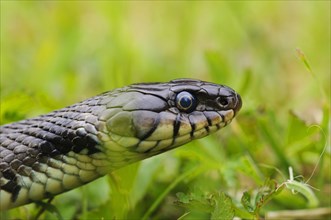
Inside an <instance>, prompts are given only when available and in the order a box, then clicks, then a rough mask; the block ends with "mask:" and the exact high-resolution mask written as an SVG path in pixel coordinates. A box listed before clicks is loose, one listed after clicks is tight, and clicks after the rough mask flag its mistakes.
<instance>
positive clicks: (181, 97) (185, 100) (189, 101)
mask: <svg viewBox="0 0 331 220" xmlns="http://www.w3.org/2000/svg"><path fill="white" fill-rule="evenodd" d="M176 105H177V108H178V109H179V110H181V111H184V112H187V113H190V112H192V111H193V110H194V109H195V107H196V105H197V101H196V99H195V97H194V96H193V95H192V94H191V93H188V92H180V93H179V94H178V95H177V97H176Z"/></svg>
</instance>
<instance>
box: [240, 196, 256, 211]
mask: <svg viewBox="0 0 331 220" xmlns="http://www.w3.org/2000/svg"><path fill="white" fill-rule="evenodd" d="M241 204H242V205H243V206H244V208H245V209H246V210H247V211H248V212H250V213H253V212H254V211H255V207H254V205H252V204H251V195H250V194H249V193H248V192H247V191H246V192H244V194H243V196H242V197H241Z"/></svg>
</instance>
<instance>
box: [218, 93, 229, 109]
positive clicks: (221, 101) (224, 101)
mask: <svg viewBox="0 0 331 220" xmlns="http://www.w3.org/2000/svg"><path fill="white" fill-rule="evenodd" d="M217 102H218V104H219V105H220V106H222V107H226V106H227V105H229V100H228V98H227V97H224V96H223V97H218V98H217Z"/></svg>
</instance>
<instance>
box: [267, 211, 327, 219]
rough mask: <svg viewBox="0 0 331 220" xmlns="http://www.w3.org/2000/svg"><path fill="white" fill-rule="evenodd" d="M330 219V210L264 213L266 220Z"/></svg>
mask: <svg viewBox="0 0 331 220" xmlns="http://www.w3.org/2000/svg"><path fill="white" fill-rule="evenodd" d="M328 218H331V208H317V209H300V210H284V211H274V212H268V213H266V216H265V219H266V220H279V219H282V220H286V219H315V220H317V219H328Z"/></svg>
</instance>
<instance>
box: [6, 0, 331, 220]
mask: <svg viewBox="0 0 331 220" xmlns="http://www.w3.org/2000/svg"><path fill="white" fill-rule="evenodd" d="M0 6H1V27H0V28H1V41H0V43H1V53H0V55H1V84H0V86H1V87H0V89H1V114H0V116H1V124H5V123H9V122H12V121H17V120H21V119H24V118H28V117H33V116H36V115H39V114H41V113H46V112H49V111H51V110H54V109H57V108H61V107H64V106H67V105H70V104H72V103H75V102H77V101H80V100H82V99H85V98H87V97H90V96H93V95H96V94H98V93H101V92H103V91H107V90H110V89H113V88H116V87H120V86H123V85H127V84H130V83H135V82H151V81H169V80H171V79H174V78H183V77H189V78H198V79H202V80H207V81H213V82H216V83H220V84H226V85H229V86H231V87H232V88H234V89H236V90H237V91H238V92H239V93H240V94H241V95H242V99H243V108H242V110H241V112H240V114H239V115H238V116H237V118H236V119H235V120H234V121H233V122H232V124H231V125H230V126H228V127H226V128H224V129H223V130H222V131H221V132H218V133H216V134H214V135H211V136H209V137H206V138H204V139H201V140H197V141H194V142H192V143H190V144H187V145H186V146H183V147H181V148H179V149H176V150H173V151H171V152H168V153H166V154H163V155H159V156H156V157H153V158H151V159H147V160H145V161H143V162H141V163H136V164H133V165H130V166H127V167H125V168H123V169H120V170H117V171H116V172H114V173H112V174H110V175H108V176H105V177H103V178H100V179H99V180H97V181H95V182H93V183H90V184H88V185H86V186H84V187H81V188H78V189H76V190H73V191H70V192H68V193H65V194H62V195H60V196H57V197H55V198H54V199H53V201H52V202H51V203H50V204H46V203H44V204H37V205H36V204H31V205H27V206H24V207H19V208H16V209H13V210H10V211H8V212H3V213H1V219H34V218H36V216H38V218H39V219H232V218H233V217H235V216H236V217H239V218H242V219H258V218H264V217H265V216H268V214H270V213H273V216H276V217H277V213H278V212H280V211H282V210H292V211H291V212H290V214H291V213H293V214H296V213H297V212H296V211H297V210H304V214H305V215H306V217H309V215H310V214H312V213H316V212H314V210H315V211H316V210H317V211H319V210H321V209H318V208H322V207H326V208H327V207H330V196H331V185H330V184H331V175H330V172H331V171H330V166H331V164H330V154H331V150H330V130H329V129H330V2H329V1H314V2H313V1H266V2H263V1H260V2H241V1H234V2H231V1H220V2H199V1H195V2H140V1H138V2H107V1H100V2H92V1H69V2H66V1H34V2H31V1H1V2H0ZM42 207H43V209H45V210H46V211H44V212H42V213H41V212H40V211H39V210H40V209H41V208H42ZM323 210H325V209H323ZM328 213H329V214H328ZM270 216H271V215H270ZM310 217H312V216H310ZM328 217H330V210H329V211H327V210H326V214H325V213H324V214H319V213H318V212H317V215H315V216H313V217H312V218H328Z"/></svg>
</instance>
